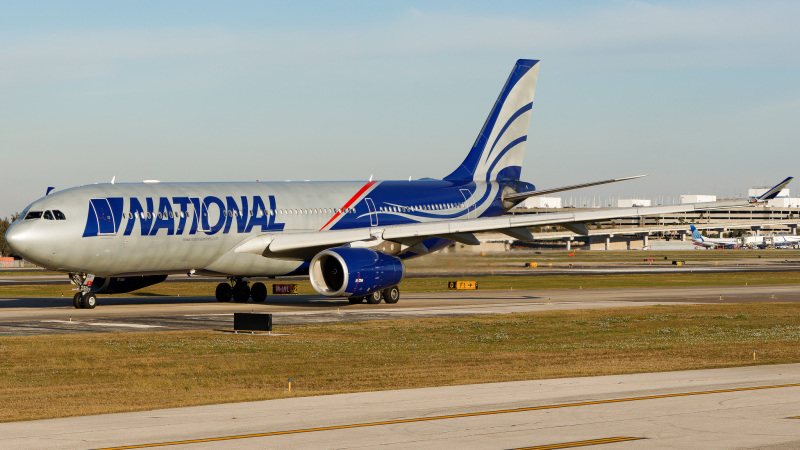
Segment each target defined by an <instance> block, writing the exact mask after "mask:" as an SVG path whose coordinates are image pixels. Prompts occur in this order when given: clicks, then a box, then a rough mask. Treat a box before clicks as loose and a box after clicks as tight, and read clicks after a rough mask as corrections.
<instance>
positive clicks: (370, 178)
mask: <svg viewBox="0 0 800 450" xmlns="http://www.w3.org/2000/svg"><path fill="white" fill-rule="evenodd" d="M369 181H370V183H371V182H372V174H369Z"/></svg>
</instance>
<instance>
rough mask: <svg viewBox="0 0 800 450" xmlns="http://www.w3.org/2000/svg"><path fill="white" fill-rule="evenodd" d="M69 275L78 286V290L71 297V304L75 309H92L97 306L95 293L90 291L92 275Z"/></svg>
mask: <svg viewBox="0 0 800 450" xmlns="http://www.w3.org/2000/svg"><path fill="white" fill-rule="evenodd" d="M69 276H70V278H72V282H73V283H75V285H77V286H78V292H77V293H75V295H74V296H73V297H72V306H74V307H75V308H76V309H93V308H94V307H95V306H97V295H95V294H93V293H92V292H91V290H92V282H93V281H94V275H91V274H88V275H87V274H78V273H71V274H69Z"/></svg>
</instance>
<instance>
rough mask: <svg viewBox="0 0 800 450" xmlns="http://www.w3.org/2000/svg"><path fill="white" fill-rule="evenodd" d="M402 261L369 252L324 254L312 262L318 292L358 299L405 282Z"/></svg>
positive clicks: (340, 250)
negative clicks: (403, 280) (402, 281)
mask: <svg viewBox="0 0 800 450" xmlns="http://www.w3.org/2000/svg"><path fill="white" fill-rule="evenodd" d="M404 272H405V267H404V266H403V262H402V261H400V259H399V258H397V257H395V256H391V255H387V254H385V253H381V252H376V251H375V250H371V249H368V248H347V247H339V248H332V249H328V250H324V251H322V252H320V253H318V254H317V256H315V257H314V259H312V260H311V266H310V267H309V269H308V274H309V276H310V278H311V286H313V287H314V290H316V291H317V292H319V293H320V294H322V295H324V296H327V297H358V296H362V295H367V294H369V293H372V292H375V291H379V290H381V289H385V288H387V287H391V286H394V285H396V284H398V283H400V281H401V280H402V279H403V275H404Z"/></svg>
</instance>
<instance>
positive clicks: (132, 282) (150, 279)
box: [90, 275, 167, 294]
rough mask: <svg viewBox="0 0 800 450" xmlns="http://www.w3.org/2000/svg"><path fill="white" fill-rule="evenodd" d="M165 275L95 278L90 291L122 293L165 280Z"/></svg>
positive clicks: (96, 292)
mask: <svg viewBox="0 0 800 450" xmlns="http://www.w3.org/2000/svg"><path fill="white" fill-rule="evenodd" d="M166 279H167V276H166V275H147V276H134V277H107V278H99V277H98V278H95V279H94V281H93V282H92V286H91V289H90V290H91V292H93V293H95V294H100V293H103V294H124V293H126V292H131V291H135V290H137V289H141V288H143V287H147V286H152V285H154V284H156V283H161V282H162V281H164V280H166Z"/></svg>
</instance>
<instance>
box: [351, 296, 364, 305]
mask: <svg viewBox="0 0 800 450" xmlns="http://www.w3.org/2000/svg"><path fill="white" fill-rule="evenodd" d="M347 301H348V302H350V303H351V304H353V305H357V304H359V303H361V302H363V301H364V297H350V298H348V299H347Z"/></svg>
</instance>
